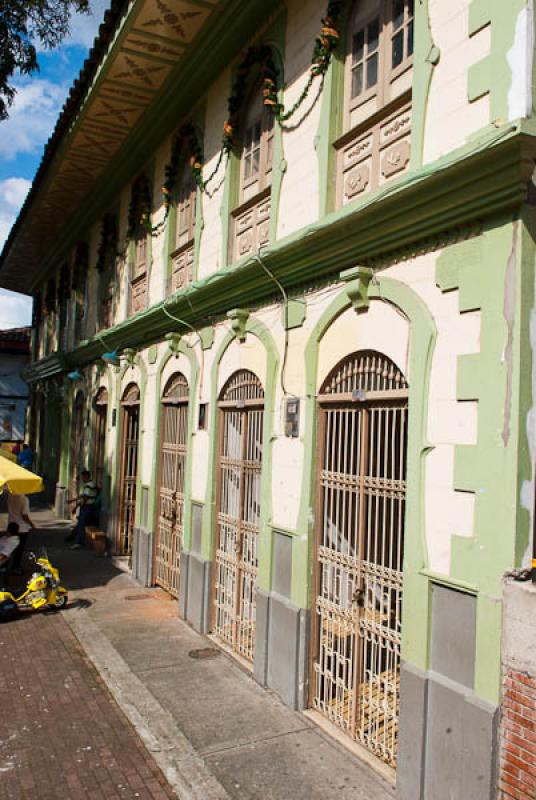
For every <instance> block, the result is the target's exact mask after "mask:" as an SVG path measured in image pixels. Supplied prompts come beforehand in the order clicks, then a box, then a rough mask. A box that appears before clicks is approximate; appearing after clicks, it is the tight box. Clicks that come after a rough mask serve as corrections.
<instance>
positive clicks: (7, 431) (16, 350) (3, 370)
mask: <svg viewBox="0 0 536 800" xmlns="http://www.w3.org/2000/svg"><path fill="white" fill-rule="evenodd" d="M30 340H31V328H29V327H26V328H9V329H6V330H0V444H1V443H4V444H5V445H6V446H7V444H8V443H9V442H12V443H17V442H18V443H20V442H23V441H24V436H25V433H26V404H27V401H28V385H27V384H26V382H25V381H24V380H23V379H22V377H21V373H22V372H23V371H24V370H25V369H26V368H27V367H28V365H29V363H30Z"/></svg>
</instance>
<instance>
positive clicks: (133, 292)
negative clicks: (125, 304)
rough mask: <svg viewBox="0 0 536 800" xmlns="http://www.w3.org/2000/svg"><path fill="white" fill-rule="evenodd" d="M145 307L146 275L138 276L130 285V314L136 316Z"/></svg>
mask: <svg viewBox="0 0 536 800" xmlns="http://www.w3.org/2000/svg"><path fill="white" fill-rule="evenodd" d="M146 307H147V273H146V272H144V273H143V275H139V276H138V277H137V278H135V279H134V280H133V281H132V283H131V284H130V313H131V314H137V313H138V311H143V310H144V309H145V308H146Z"/></svg>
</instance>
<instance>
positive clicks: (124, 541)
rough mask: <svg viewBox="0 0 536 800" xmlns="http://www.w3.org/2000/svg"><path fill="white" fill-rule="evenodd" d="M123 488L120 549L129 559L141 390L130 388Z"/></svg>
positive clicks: (123, 431)
mask: <svg viewBox="0 0 536 800" xmlns="http://www.w3.org/2000/svg"><path fill="white" fill-rule="evenodd" d="M121 406H122V408H121V411H122V414H121V416H122V422H121V486H120V501H119V528H118V537H117V538H118V541H117V548H118V552H119V553H120V554H121V555H127V554H128V555H130V553H131V549H132V533H133V530H134V522H135V518H136V481H137V478H138V436H139V427H140V390H139V389H138V387H137V386H136V384H134V383H131V384H129V385H128V386H127V388H126V389H125V391H124V393H123V399H122V400H121Z"/></svg>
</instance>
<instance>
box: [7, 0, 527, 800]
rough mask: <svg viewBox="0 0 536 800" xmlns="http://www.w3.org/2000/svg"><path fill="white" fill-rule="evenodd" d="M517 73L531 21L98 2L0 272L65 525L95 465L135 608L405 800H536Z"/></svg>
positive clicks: (488, 0) (515, 1) (357, 7)
mask: <svg viewBox="0 0 536 800" xmlns="http://www.w3.org/2000/svg"><path fill="white" fill-rule="evenodd" d="M533 41H534V20H533V14H532V4H531V3H530V2H529V0H511V2H510V3H502V2H500V0H452V2H448V3H447V2H440V0H419V2H415V3H414V2H413V0H356V1H355V2H350V0H349V1H348V2H330V3H329V6H328V7H326V1H325V0H306V2H298V0H288V1H287V2H285V3H278V2H275V1H272V0H264V2H260V1H258V0H250V2H248V3H240V2H238V0H220V2H217V0H203V2H201V0H180V1H179V0H174V2H171V0H133V2H131V3H125V2H120V1H119V0H117V2H114V3H113V4H112V8H111V10H110V11H109V12H108V14H107V16H106V18H105V22H104V24H103V26H102V27H101V30H100V33H99V38H98V39H97V40H96V43H95V47H94V48H93V50H92V51H91V53H90V57H89V59H88V61H87V62H86V65H85V67H84V70H83V71H82V73H81V76H80V79H79V80H78V81H77V83H76V84H75V86H74V87H73V90H72V91H71V94H70V96H69V99H68V101H67V103H66V105H65V107H64V110H63V112H62V115H61V117H60V119H59V121H58V124H57V127H56V130H55V132H54V135H53V137H52V138H51V140H50V141H49V144H48V145H47V148H46V151H45V156H44V158H43V162H42V165H41V167H40V169H39V172H38V174H37V176H36V179H35V182H34V185H33V188H32V190H31V192H30V194H29V197H28V199H27V201H26V203H25V206H24V208H23V210H22V212H21V214H20V216H19V219H18V221H17V223H16V224H15V226H14V228H13V231H12V233H11V235H10V238H9V239H8V241H7V243H6V246H5V248H4V252H3V254H2V259H1V262H0V283H1V285H3V286H6V287H8V288H11V289H17V290H19V291H30V290H31V292H32V294H33V295H34V298H35V301H34V340H33V361H32V365H31V367H30V368H29V369H28V371H27V375H26V377H27V379H28V381H29V382H30V384H31V386H32V431H33V434H32V435H33V437H34V447H35V449H36V452H38V453H39V454H40V458H41V462H40V469H41V471H42V472H43V474H44V475H45V476H46V478H47V479H48V482H49V484H50V485H51V486H53V487H54V489H55V502H56V507H57V510H58V513H60V514H62V513H64V508H65V498H66V496H70V495H71V494H72V493H73V492H74V491H76V479H77V474H78V471H79V469H80V468H81V467H82V466H84V465H89V467H90V468H91V469H92V471H93V473H94V475H95V476H96V479H97V481H98V483H99V485H100V486H101V487H102V492H103V498H104V512H105V513H104V517H105V518H104V519H103V525H105V526H106V528H107V531H108V534H109V536H110V537H111V538H112V541H113V546H114V549H115V551H116V552H117V553H118V554H125V555H128V556H129V557H130V561H131V566H132V570H133V573H134V575H135V577H136V578H137V579H138V580H139V581H141V582H142V583H144V584H145V585H159V586H161V587H163V588H164V589H165V590H166V591H168V592H170V593H171V594H172V595H173V596H174V597H176V598H177V603H178V614H180V615H181V616H182V617H183V618H184V619H185V620H187V621H188V622H189V623H190V624H191V625H193V626H194V627H195V628H196V629H197V630H199V631H201V632H204V633H207V634H211V635H212V636H214V638H215V640H216V641H217V642H218V643H219V644H221V646H222V647H225V648H226V649H228V650H229V651H230V652H232V653H233V654H234V655H235V657H236V658H238V659H240V660H241V661H242V663H244V664H245V665H247V666H248V668H250V669H251V670H252V673H253V675H254V677H255V679H256V680H257V681H259V683H261V684H262V685H263V686H267V687H270V688H271V689H273V690H274V691H275V692H277V693H278V694H279V695H280V696H281V697H282V699H283V700H284V701H285V702H286V703H287V704H288V705H290V706H292V707H294V708H297V709H302V710H305V711H307V713H310V714H311V716H312V718H313V719H315V720H316V721H317V722H318V723H319V724H321V725H323V726H324V727H325V728H326V729H327V730H329V731H333V732H336V733H338V734H342V736H343V738H344V740H345V741H346V742H347V743H348V745H349V747H350V748H353V749H354V750H355V753H356V755H355V757H366V758H368V759H370V760H371V761H372V763H373V764H374V765H375V766H377V767H378V769H381V770H383V771H384V772H385V773H386V774H387V775H388V776H389V777H390V778H391V779H392V780H393V781H396V785H397V793H398V796H399V797H400V798H402V799H403V800H410V798H411V800H417V799H418V798H422V800H443V799H444V800H446V799H447V798H453V797H456V798H463V800H482V799H483V798H486V799H487V798H495V797H515V798H518V797H527V798H528V797H532V796H533V794H531V792H532V793H533V786H534V784H533V783H531V782H532V781H534V780H535V771H534V765H533V764H532V765H531V764H530V758H529V759H528V761H527V763H528V765H529V766H528V768H527V770H526V771H525V773H523V775H521V774H520V773H516V774H514V772H513V771H512V770H515V769H518V768H517V767H515V765H514V767H512V762H511V761H508V759H506V758H504V753H505V747H506V745H507V738H508V737H507V736H506V734H505V732H504V730H503V728H501V725H502V724H503V723H502V720H503V719H505V718H506V716H507V715H502V714H501V703H502V698H503V696H504V686H505V684H504V681H505V680H506V678H505V666H504V665H505V662H504V657H503V656H504V654H503V652H502V649H501V630H502V624H503V576H504V574H505V573H507V572H511V571H512V570H514V569H516V568H519V567H522V566H526V565H527V564H528V563H529V562H530V556H531V539H532V523H533V517H534V508H533V507H534V500H533V497H534V449H535V446H536V439H535V433H534V410H533V409H534V403H535V400H534V381H533V369H534V368H533V342H534V334H533V308H534V295H535V290H534V285H535V284H534V279H535V275H534V263H535V255H536V251H535V246H534V198H535V196H536V195H535V188H534V183H533V172H534V162H535V154H536V145H535V140H534V133H535V128H534V115H533V96H532V83H533ZM515 588H516V587H515V586H514V588H513V589H511V587H510V586H509V590H511V591H515ZM501 765H502V766H501ZM500 770H502V771H501V774H500V775H499V771H500ZM515 781H518V784H519V786H521V789H520V788H519V786H516V785H515V783H514V782H515ZM499 787H500V788H499ZM509 792H511V793H510V794H509ZM515 792H518V794H516V793H515ZM523 792H525V793H523Z"/></svg>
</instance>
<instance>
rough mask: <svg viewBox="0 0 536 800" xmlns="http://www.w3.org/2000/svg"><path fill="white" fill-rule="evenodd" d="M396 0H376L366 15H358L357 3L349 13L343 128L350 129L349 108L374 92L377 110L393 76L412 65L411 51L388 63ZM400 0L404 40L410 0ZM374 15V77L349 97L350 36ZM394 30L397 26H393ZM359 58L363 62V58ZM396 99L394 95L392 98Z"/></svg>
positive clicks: (389, 99)
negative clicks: (397, 61)
mask: <svg viewBox="0 0 536 800" xmlns="http://www.w3.org/2000/svg"><path fill="white" fill-rule="evenodd" d="M395 2H396V0H380V2H379V3H378V4H377V8H376V10H375V11H374V12H372V11H371V12H369V13H368V14H367V15H366V16H363V17H362V18H360V16H359V9H358V4H357V3H356V7H355V8H354V10H353V12H352V14H351V16H350V25H349V29H348V39H347V47H346V58H345V80H344V87H345V88H344V119H345V124H344V128H345V132H348V131H349V130H350V118H351V114H352V112H353V111H355V110H356V109H358V108H360V106H362V105H364V104H365V103H366V102H367V101H369V100H370V99H371V98H372V97H375V96H377V98H378V108H377V109H376V111H375V112H374V113H378V112H379V111H381V110H382V109H384V108H386V107H387V106H388V105H389V104H390V103H391V102H392V100H393V98H392V96H391V85H392V83H393V81H394V80H396V78H398V77H399V76H400V75H402V74H403V73H404V72H407V71H408V70H410V69H412V67H413V52H412V53H411V54H410V55H409V56H408V55H405V57H404V58H403V59H402V62H401V63H400V64H398V65H397V66H396V67H394V68H393V67H392V41H393V38H394V35H395V32H394V31H393V5H394V3H395ZM403 2H404V22H403V24H402V28H403V30H404V43H405V44H406V42H407V30H408V28H409V24H410V22H411V21H413V20H414V13H413V14H410V13H409V6H410V3H411V0H403ZM376 17H378V19H379V41H378V49H377V51H376V52H377V53H378V79H377V83H376V85H375V86H374V87H371V88H370V89H369V90H367V89H365V90H364V92H362V93H361V94H360V95H359V96H358V97H356V98H355V99H352V96H351V91H352V54H353V40H354V36H355V35H356V34H357V33H359V31H361V30H365V31H366V30H367V28H368V26H369V25H370V23H371V22H372V21H373V20H374V19H376ZM397 32H398V30H397ZM365 60H366V59H365V58H364V59H363V63H364V62H365ZM396 99H398V98H396Z"/></svg>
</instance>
